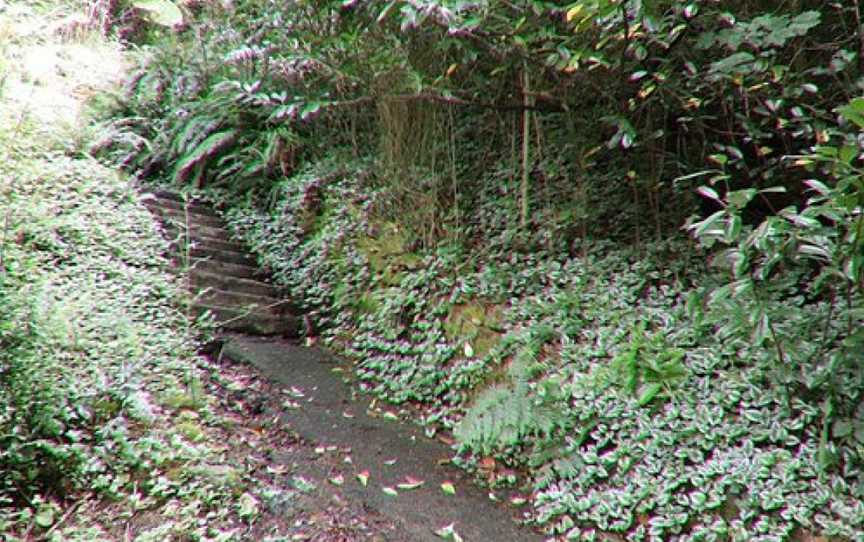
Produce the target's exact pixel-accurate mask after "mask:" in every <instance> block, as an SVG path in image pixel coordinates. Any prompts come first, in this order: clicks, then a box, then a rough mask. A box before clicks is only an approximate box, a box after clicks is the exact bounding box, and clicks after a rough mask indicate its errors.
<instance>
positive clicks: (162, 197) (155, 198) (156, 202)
mask: <svg viewBox="0 0 864 542" xmlns="http://www.w3.org/2000/svg"><path fill="white" fill-rule="evenodd" d="M142 203H144V205H146V206H147V208H148V209H151V210H152V209H154V208H158V209H173V210H175V211H185V210H187V209H188V210H189V212H190V213H191V214H193V215H200V216H209V217H217V218H218V216H219V215H218V214H217V213H216V211H214V210H213V208H212V207H210V206H209V205H207V204H206V203H202V202H199V201H189V202H185V201H183V199H182V198H181V197H180V196H176V195H175V196H169V195H168V193H166V192H154V193H153V194H152V197H150V196H145V197H144V198H143V200H142Z"/></svg>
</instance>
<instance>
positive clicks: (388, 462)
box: [384, 457, 399, 467]
mask: <svg viewBox="0 0 864 542" xmlns="http://www.w3.org/2000/svg"><path fill="white" fill-rule="evenodd" d="M397 461H399V460H398V459H397V458H395V457H394V458H393V459H388V460H387V461H385V462H384V464H385V465H387V466H388V467H389V466H392V465H395V464H396V462H397Z"/></svg>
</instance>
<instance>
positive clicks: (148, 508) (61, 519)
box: [0, 2, 368, 542]
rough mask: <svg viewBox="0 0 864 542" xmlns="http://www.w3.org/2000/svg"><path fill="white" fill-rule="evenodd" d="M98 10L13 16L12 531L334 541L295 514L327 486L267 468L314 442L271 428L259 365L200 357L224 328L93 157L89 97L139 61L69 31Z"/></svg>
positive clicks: (9, 37)
mask: <svg viewBox="0 0 864 542" xmlns="http://www.w3.org/2000/svg"><path fill="white" fill-rule="evenodd" d="M84 7H85V6H84V5H82V4H76V3H62V2H61V3H55V2H45V3H16V4H15V5H11V6H10V5H5V6H2V9H3V11H0V58H3V61H2V64H0V70H2V71H0V538H2V539H3V540H4V541H10V542H12V541H18V540H21V541H25V540H27V541H29V540H51V541H61V540H62V541H87V542H95V541H101V540H104V541H116V540H135V541H139V542H145V541H159V542H162V541H169V540H210V541H217V540H224V541H227V540H249V539H255V540H281V539H284V538H282V536H283V535H284V536H295V535H296V536H298V537H300V536H303V537H306V538H307V539H308V538H313V537H315V536H324V535H323V534H320V533H319V534H317V535H316V534H315V532H314V531H315V530H316V529H317V530H318V531H322V529H323V530H324V531H326V529H327V526H326V525H325V521H323V520H322V521H321V522H320V523H321V525H320V526H318V527H316V526H315V525H314V521H310V516H309V515H308V514H307V516H305V517H301V515H300V509H299V508H297V509H294V508H291V507H289V508H285V505H286V503H289V504H291V506H295V505H296V506H298V507H299V506H300V505H301V503H302V502H303V500H304V499H306V498H310V499H311V498H312V497H306V496H303V495H301V494H300V492H298V491H294V490H292V489H291V484H290V479H291V477H292V476H295V475H298V471H296V470H292V469H289V468H287V467H283V468H282V470H272V469H271V470H268V469H267V468H265V467H269V466H270V464H269V463H268V461H267V454H268V453H269V450H272V449H275V448H278V449H280V450H283V451H285V452H290V451H291V450H295V449H297V450H299V451H298V453H299V454H306V455H309V454H311V451H308V450H306V451H303V447H304V446H308V444H304V443H300V442H298V441H297V439H296V438H295V437H294V436H292V435H291V434H290V433H288V432H286V431H282V430H280V429H279V428H278V427H269V426H270V425H272V423H273V420H272V415H271V414H270V413H269V412H263V411H261V409H260V408H258V409H257V410H256V409H255V408H254V404H255V403H256V401H257V402H259V403H261V404H264V403H265V401H266V400H268V399H266V398H265V399H261V398H259V397H258V396H259V395H263V390H259V387H260V383H259V382H257V381H256V380H255V379H254V377H253V375H249V374H242V373H241V372H239V371H238V370H236V369H234V370H233V371H229V370H225V369H223V368H222V367H221V366H220V365H219V364H217V363H215V362H213V361H211V360H209V359H208V358H205V357H201V356H199V353H198V350H199V348H200V346H201V344H202V342H203V341H206V339H207V334H208V333H209V331H208V330H209V327H208V325H207V324H206V322H198V321H195V320H194V319H190V318H189V316H188V314H187V313H186V311H185V310H184V306H183V303H182V299H183V295H182V294H181V291H182V288H183V277H182V274H180V275H178V273H177V272H176V271H171V270H170V269H169V263H168V259H167V255H166V251H167V249H168V244H169V242H170V239H168V238H166V237H165V236H164V234H163V232H162V231H160V229H159V227H158V226H157V225H156V222H155V221H154V219H153V217H152V216H151V214H150V213H149V211H147V209H146V208H145V207H144V206H143V204H142V202H141V201H140V199H141V196H140V194H139V192H138V190H137V187H135V186H134V185H133V184H131V183H130V182H129V179H127V178H126V177H125V176H124V175H121V174H119V173H118V172H117V171H116V170H113V169H110V168H107V167H105V166H104V165H101V164H99V163H98V162H97V161H96V160H94V159H93V158H92V157H90V156H89V155H88V154H87V152H86V144H87V141H88V139H87V132H86V122H85V120H86V116H85V115H86V110H87V109H86V108H85V107H84V103H83V98H86V97H87V96H88V95H89V96H95V95H96V92H97V90H98V91H100V92H103V91H104V92H110V91H111V89H112V88H113V87H114V85H116V83H117V81H116V78H117V77H118V76H119V75H120V73H121V72H122V69H123V65H124V64H123V54H122V50H121V48H120V46H119V44H118V43H117V42H116V41H114V40H110V39H105V38H104V37H102V36H101V35H100V34H99V33H98V32H95V31H94V30H93V28H92V27H90V26H87V25H85V26H83V27H76V28H78V30H77V31H76V33H75V34H74V35H70V34H69V33H68V32H67V30H68V26H67V23H68V22H69V21H78V22H79V23H81V21H84V22H85V23H86V18H81V16H80V14H81V13H82V8H84ZM76 13H77V14H78V15H75V14H76ZM88 24H89V23H88ZM55 30H56V33H55ZM79 115H81V117H80V118H79V117H78V116H79ZM82 131H83V132H84V133H82ZM238 373H241V374H238ZM276 399H277V400H278V395H277V397H276ZM250 404H251V405H252V406H250ZM265 427H266V428H267V431H266V432H265V431H264V430H263V429H262V428H265ZM265 434H266V438H265V437H264V436H262V435H265ZM239 435H242V438H239V437H238V436H239ZM226 443H227V444H226ZM274 503H277V504H279V503H281V504H279V506H282V508H280V507H279V506H276V504H274ZM315 508H316V510H315V514H318V515H321V516H327V515H334V514H336V515H338V513H337V511H336V510H335V507H334V506H332V505H329V504H327V503H326V502H325V503H320V502H317V501H316V502H315ZM292 511H293V513H292ZM313 519H314V518H313ZM300 520H303V521H300ZM367 520H368V518H366V517H365V516H363V515H359V516H343V517H342V518H341V519H340V520H339V521H335V520H330V519H328V520H327V521H330V525H331V526H335V527H333V528H334V529H335V528H336V527H339V528H342V527H344V529H343V530H344V531H345V532H349V531H351V530H352V529H354V530H356V529H361V528H362V529H366V530H365V531H363V532H367V531H368V529H367V528H366V527H365V523H366V522H367ZM295 521H300V526H299V527H298V526H296V525H292V523H293V522H295ZM285 533H288V534H285ZM304 533H305V534H304ZM325 534H326V533H325ZM364 536H365V535H364Z"/></svg>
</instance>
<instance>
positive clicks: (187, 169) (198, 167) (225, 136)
mask: <svg viewBox="0 0 864 542" xmlns="http://www.w3.org/2000/svg"><path fill="white" fill-rule="evenodd" d="M236 140H237V132H235V131H234V130H226V131H223V132H216V133H215V134H212V135H210V136H209V137H208V138H207V139H205V140H204V141H202V142H201V143H199V144H198V146H196V147H195V149H193V150H192V152H190V153H188V154H187V155H186V156H184V157H183V159H181V160H180V161H179V162H178V163H177V166H176V167H175V168H174V182H176V183H185V182H187V181H189V179H190V176H191V175H192V174H193V173H195V178H196V180H200V179H201V175H202V174H203V168H204V165H205V164H206V162H207V161H208V160H210V159H211V158H213V157H214V156H216V155H217V154H219V153H220V152H222V151H224V150H225V149H227V148H228V147H230V146H231V145H233V144H234V142H235V141H236Z"/></svg>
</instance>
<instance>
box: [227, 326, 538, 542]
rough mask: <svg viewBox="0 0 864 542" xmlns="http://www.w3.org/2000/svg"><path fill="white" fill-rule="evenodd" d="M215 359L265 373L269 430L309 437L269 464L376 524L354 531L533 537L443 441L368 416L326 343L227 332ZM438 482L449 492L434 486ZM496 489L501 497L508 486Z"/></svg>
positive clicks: (415, 537) (390, 535)
mask: <svg viewBox="0 0 864 542" xmlns="http://www.w3.org/2000/svg"><path fill="white" fill-rule="evenodd" d="M221 358H222V362H223V363H225V362H226V360H229V359H230V360H234V361H236V362H241V363H244V364H249V365H251V366H254V367H255V368H257V369H258V370H259V371H260V372H261V374H262V375H263V376H264V377H265V378H266V379H267V380H269V381H270V382H272V384H273V389H272V390H271V391H270V392H269V395H270V396H271V397H278V399H279V401H278V402H275V401H272V400H270V404H269V405H267V406H265V405H260V408H261V410H263V411H265V412H266V413H267V415H268V416H270V417H271V418H272V419H274V421H275V420H277V419H278V422H277V424H276V425H277V427H274V428H272V429H271V430H285V429H286V428H287V429H289V430H290V431H291V432H292V433H293V434H294V435H295V437H296V438H298V439H299V440H300V441H303V442H307V443H314V444H312V446H313V448H312V452H313V453H312V457H310V456H309V451H308V448H307V451H306V452H305V455H304V453H303V452H300V453H298V452H297V451H296V449H294V450H292V449H290V448H288V449H286V450H278V449H276V450H273V451H272V453H271V454H270V459H271V460H272V461H273V466H272V467H271V468H275V469H276V470H284V469H293V470H296V471H304V470H305V472H309V473H310V474H309V476H310V477H314V479H311V480H308V481H309V482H310V487H309V488H308V489H309V491H308V493H309V494H310V495H312V494H314V495H316V496H317V498H318V499H319V500H321V501H322V502H329V503H331V504H332V503H337V504H338V505H339V506H341V507H343V510H342V513H343V514H345V513H348V515H351V514H352V513H353V514H354V515H355V516H359V515H364V516H366V517H369V518H374V520H373V521H371V522H369V523H372V524H374V525H375V526H376V528H377V530H378V532H377V533H376V534H375V535H374V536H373V535H372V534H369V538H358V539H359V540H366V539H368V540H394V541H396V540H398V541H403V540H404V541H421V542H424V541H430V542H431V541H440V540H442V539H447V538H448V535H447V530H446V529H445V531H440V530H441V529H442V528H446V527H448V526H450V525H452V530H453V531H455V533H457V534H458V537H457V536H456V535H450V537H449V539H451V540H459V539H460V538H461V539H462V540H465V541H466V542H467V541H484V542H485V541H496V542H497V541H502V542H503V541H532V540H542V537H540V536H539V535H537V534H535V533H533V532H531V531H529V530H528V529H526V528H522V527H520V526H519V525H518V524H517V522H516V521H514V518H515V517H516V516H518V514H519V512H518V509H517V508H515V507H513V506H511V505H505V504H500V503H497V504H496V503H495V502H492V500H490V497H489V496H488V495H487V493H486V492H484V491H482V490H481V489H480V488H478V487H477V486H475V485H473V484H472V482H471V481H470V480H468V479H467V477H466V475H465V474H464V473H463V472H462V471H460V470H457V469H456V468H454V467H452V466H449V465H445V464H444V463H446V461H447V459H448V458H449V457H450V456H451V455H452V454H451V450H450V449H449V448H448V447H447V446H445V445H444V444H442V443H440V442H437V441H434V440H431V439H429V438H426V437H425V436H424V435H423V434H422V431H420V430H419V428H417V427H412V426H408V425H406V424H404V423H400V422H398V421H394V420H390V419H386V418H384V417H380V416H376V417H373V416H370V414H369V406H370V405H369V400H368V399H367V398H363V397H359V398H358V397H357V396H356V394H355V393H354V392H353V391H352V390H351V388H350V387H349V386H348V385H346V384H345V383H343V381H342V379H341V377H340V372H341V369H342V368H341V367H340V366H339V365H338V363H337V362H336V360H335V359H334V358H333V357H332V356H329V355H328V354H326V353H325V352H323V351H321V350H318V349H310V348H304V347H301V346H299V345H297V344H294V343H292V342H288V341H283V340H274V339H263V338H253V337H245V336H238V335H235V336H230V337H228V338H227V340H226V342H225V343H224V345H223V347H222V349H221ZM274 403H275V404H274ZM364 475H368V478H366V476H364ZM364 478H365V480H364ZM364 482H365V483H364ZM420 482H422V484H419V483H420ZM447 483H451V484H452V486H453V488H454V490H455V492H454V493H453V494H449V492H447V491H445V490H443V489H442V484H447ZM400 484H401V485H402V487H400ZM418 484H419V486H418V487H412V486H415V485H418ZM301 485H302V482H301ZM311 486H314V489H312V488H311ZM445 487H446V486H445ZM499 497H500V498H501V499H502V500H505V502H506V497H507V495H505V494H503V493H502V494H501V495H499ZM343 517H344V516H343ZM436 531H439V533H437V534H436ZM301 539H302V538H301ZM336 539H339V538H336ZM345 539H346V540H348V539H354V538H345ZM322 540H323V538H322Z"/></svg>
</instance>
